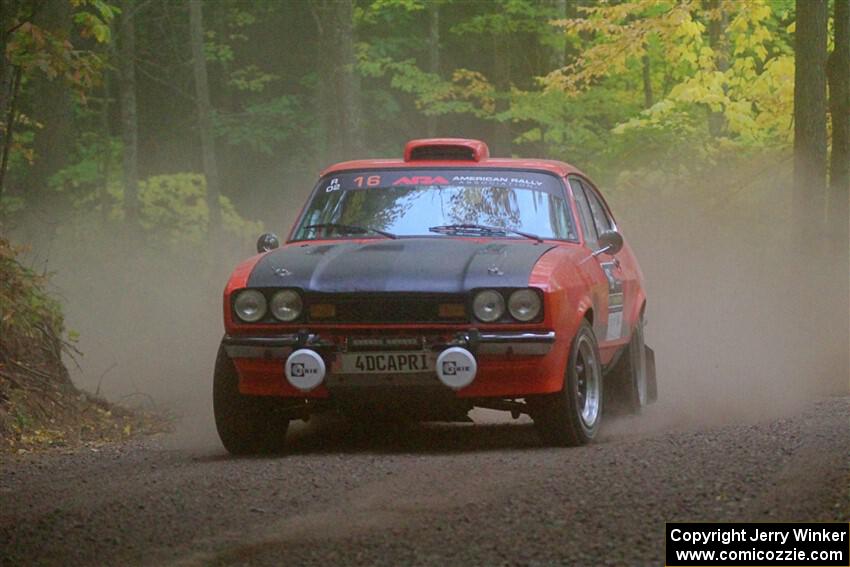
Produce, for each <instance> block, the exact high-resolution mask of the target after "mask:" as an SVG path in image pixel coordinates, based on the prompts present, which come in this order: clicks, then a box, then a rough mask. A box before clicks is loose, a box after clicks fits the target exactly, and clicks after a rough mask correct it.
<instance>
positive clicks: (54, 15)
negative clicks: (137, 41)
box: [23, 0, 74, 220]
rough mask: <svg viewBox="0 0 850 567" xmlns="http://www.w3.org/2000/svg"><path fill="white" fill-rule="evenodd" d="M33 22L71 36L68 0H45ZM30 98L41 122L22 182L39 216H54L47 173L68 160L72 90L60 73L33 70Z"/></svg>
mask: <svg viewBox="0 0 850 567" xmlns="http://www.w3.org/2000/svg"><path fill="white" fill-rule="evenodd" d="M34 22H35V23H36V24H37V25H38V26H40V27H42V28H44V29H46V30H48V31H50V32H51V33H53V34H55V35H56V36H58V37H64V38H68V39H69V38H70V33H71V4H70V3H69V2H67V0H48V2H47V3H46V4H45V5H44V9H43V10H42V11H41V12H39V14H38V15H37V16H36V17H35V18H34ZM27 92H28V93H30V96H31V100H32V115H31V118H32V119H33V120H35V121H36V122H38V123H39V124H41V128H38V129H36V130H35V138H34V140H33V152H34V154H35V160H34V162H33V164H32V165H31V166H30V168H29V171H28V172H27V174H26V177H25V178H24V182H23V188H24V191H25V193H26V198H27V200H28V201H29V203H30V204H31V205H34V206H35V208H36V209H37V210H39V211H40V212H43V213H44V215H43V216H41V218H42V220H44V219H45V218H46V219H47V220H53V219H55V218H56V216H57V215H56V213H57V212H59V206H58V205H57V203H56V197H57V196H58V194H57V193H55V192H53V191H51V190H50V188H49V182H50V181H49V180H50V177H51V176H52V175H53V174H55V173H56V172H57V171H59V170H60V169H62V168H63V167H65V166H66V165H67V164H68V156H69V155H70V152H69V151H68V141H69V140H73V139H74V136H73V135H72V119H73V101H72V98H71V90H70V88H69V86H68V84H67V82H66V81H65V80H63V78H62V77H54V78H48V77H47V76H45V75H44V73H42V72H36V73H33V74H32V76H30V77H29V78H28V81H27Z"/></svg>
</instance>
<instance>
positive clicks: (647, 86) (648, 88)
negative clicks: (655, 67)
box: [641, 53, 655, 108]
mask: <svg viewBox="0 0 850 567" xmlns="http://www.w3.org/2000/svg"><path fill="white" fill-rule="evenodd" d="M641 64H642V66H643V106H644V108H650V107H651V106H652V105H653V104H655V101H654V97H653V96H652V68H651V67H650V66H649V54H648V53H644V54H643V57H641Z"/></svg>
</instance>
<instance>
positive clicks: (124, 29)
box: [104, 0, 139, 232]
mask: <svg viewBox="0 0 850 567" xmlns="http://www.w3.org/2000/svg"><path fill="white" fill-rule="evenodd" d="M134 7H135V6H134V0H122V2H121V24H120V26H121V27H120V37H119V41H120V44H121V47H120V53H119V57H118V68H119V71H120V72H119V81H118V91H119V92H120V97H121V139H122V141H123V143H124V155H123V169H124V172H123V173H124V175H123V178H124V218H125V222H126V228H127V229H128V230H129V231H130V232H133V231H135V229H136V227H137V226H138V222H139V197H138V194H139V122H138V117H137V113H136V18H135V17H134V15H133V10H134ZM108 97H109V94H108V92H107V93H106V94H105V96H104V100H106V99H108ZM104 104H105V105H106V104H107V103H106V102H104ZM104 112H106V110H105V109H104Z"/></svg>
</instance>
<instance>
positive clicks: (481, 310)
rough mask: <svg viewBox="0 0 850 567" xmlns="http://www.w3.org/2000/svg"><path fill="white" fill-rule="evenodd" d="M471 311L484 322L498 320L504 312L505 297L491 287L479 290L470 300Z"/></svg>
mask: <svg viewBox="0 0 850 567" xmlns="http://www.w3.org/2000/svg"><path fill="white" fill-rule="evenodd" d="M472 312H473V313H475V316H476V317H477V318H478V319H479V320H480V321H484V322H485V323H492V322H493V321H498V320H499V319H501V318H502V315H504V314H505V298H504V297H502V294H501V293H499V292H498V291H494V290H492V289H487V290H484V291H480V292H478V294H477V295H476V296H475V299H474V300H472Z"/></svg>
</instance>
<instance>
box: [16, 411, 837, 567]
mask: <svg viewBox="0 0 850 567" xmlns="http://www.w3.org/2000/svg"><path fill="white" fill-rule="evenodd" d="M295 437H296V438H295V440H294V448H293V450H292V452H291V453H290V454H287V455H284V456H276V457H265V458H232V457H229V456H227V455H226V454H225V453H224V451H223V450H222V449H221V448H220V447H219V446H217V444H216V443H214V442H212V441H210V442H208V443H205V444H202V446H191V444H189V445H188V446H187V445H186V444H185V443H183V442H181V441H180V439H179V436H177V437H162V438H155V439H148V440H145V441H139V442H133V443H130V444H127V445H122V446H110V447H105V448H101V449H99V450H97V451H94V450H92V449H91V448H85V449H78V450H74V451H67V452H64V453H62V452H50V453H47V454H40V455H16V456H3V457H0V564H2V565H19V564H45V565H52V564H75V565H84V564H90V565H94V564H97V565H125V564H147V565H236V564H256V565H323V566H327V565H435V566H443V565H465V566H466V565H552V564H569V565H655V566H657V565H663V559H662V557H663V552H664V535H663V534H664V522H666V521H685V520H694V521H724V520H730V521H733V520H735V521H761V520H764V521H791V520H794V521H814V520H841V521H848V519H850V399H847V398H831V399H826V400H822V401H819V402H817V403H813V404H809V405H808V406H806V407H805V409H803V410H801V411H799V412H795V413H794V415H792V416H790V417H785V418H782V419H762V420H754V422H752V423H737V424H726V425H714V426H706V425H700V426H695V425H690V426H688V425H676V424H671V423H669V422H666V421H665V420H664V418H663V416H661V417H659V416H658V415H653V410H652V409H651V410H650V411H649V412H648V415H645V416H643V417H641V418H638V419H634V418H623V419H621V420H619V421H616V422H613V423H611V424H609V427H608V428H607V429H606V431H605V433H604V435H603V436H602V438H601V439H600V440H599V441H598V442H597V443H595V444H593V445H591V446H588V447H581V448H572V449H555V448H545V447H542V446H541V445H540V444H539V442H538V440H537V438H536V437H535V435H534V431H533V429H532V428H531V426H530V425H529V424H528V423H519V424H516V423H512V424H499V423H483V424H482V423H479V424H476V425H471V424H461V425H428V426H416V427H397V426H392V427H386V426H379V425H376V426H372V427H368V428H365V429H354V428H351V427H349V426H346V425H344V424H341V423H325V424H318V425H317V424H313V425H312V426H309V427H307V428H306V429H305V430H304V431H303V432H301V433H300V434H296V435H295ZM196 445H197V444H196Z"/></svg>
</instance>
